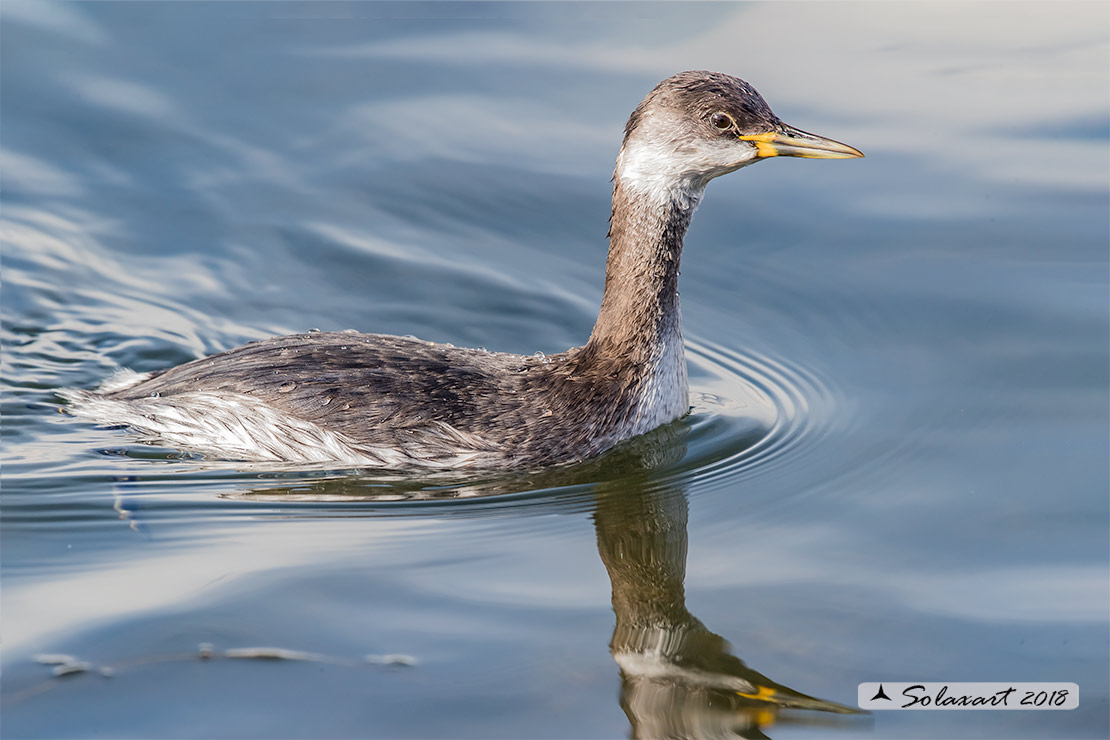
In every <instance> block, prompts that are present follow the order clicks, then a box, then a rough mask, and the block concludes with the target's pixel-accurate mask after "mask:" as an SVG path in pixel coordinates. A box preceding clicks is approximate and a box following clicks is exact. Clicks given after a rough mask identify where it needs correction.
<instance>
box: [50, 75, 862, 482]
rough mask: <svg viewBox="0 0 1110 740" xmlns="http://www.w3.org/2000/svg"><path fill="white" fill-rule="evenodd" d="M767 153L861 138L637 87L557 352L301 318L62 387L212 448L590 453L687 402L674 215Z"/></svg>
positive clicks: (103, 418)
mask: <svg viewBox="0 0 1110 740" xmlns="http://www.w3.org/2000/svg"><path fill="white" fill-rule="evenodd" d="M776 156H783V157H810V158H816V159H845V158H850V157H862V156H863V154H862V153H861V152H860V151H858V150H857V149H854V148H852V147H850V146H847V145H846V144H841V143H839V142H836V141H832V140H831V139H826V138H823V137H820V136H815V135H813V134H808V133H805V132H804V131H800V130H798V129H795V128H793V127H791V126H788V125H786V124H785V123H783V122H782V121H780V120H779V119H778V117H777V116H775V114H774V113H773V112H772V111H771V108H770V107H769V106H768V105H767V103H766V102H765V101H764V100H763V98H762V97H761V96H760V95H759V93H758V92H756V91H755V89H754V88H753V87H752V86H751V85H749V84H748V83H746V82H744V81H743V80H740V79H737V78H736V77H731V76H729V75H725V74H721V73H717V72H704V71H694V72H682V73H680V74H677V75H675V76H673V77H670V78H668V79H666V80H664V81H662V82H661V83H659V85H657V86H656V87H655V89H654V90H652V91H651V92H650V93H648V95H647V97H645V98H644V99H643V101H642V102H641V103H640V104H639V105H638V106H637V107H636V109H635V110H634V111H633V112H632V115H631V117H630V118H629V119H628V123H627V125H626V126H625V132H624V142H623V144H622V146H621V149H620V153H619V154H618V156H617V164H616V170H615V172H614V175H613V183H614V184H613V210H612V215H611V217H610V229H609V257H608V261H607V264H606V272H605V289H604V294H603V297H602V301H601V309H600V311H599V313H598V317H597V322H596V324H595V325H594V328H593V332H592V333H591V335H590V337H589V340H588V341H587V342H586V344H585V345H583V346H581V347H576V348H574V349H571V350H568V351H566V352H563V353H561V354H558V355H551V356H548V357H542V356H534V357H533V356H528V355H515V354H506V353H497V352H486V351H484V350H474V349H462V348H456V347H453V346H451V345H443V344H433V343H430V342H423V341H420V340H417V339H410V338H402V337H395V336H388V335H383V334H361V333H357V332H353V331H351V332H312V333H308V334H296V335H292V336H284V337H275V338H272V339H265V340H262V341H258V342H251V343H250V344H247V345H244V346H242V347H239V348H237V349H232V350H229V351H227V352H222V353H220V354H216V355H212V356H211V357H206V358H202V359H199V360H194V361H193V362H188V363H185V364H183V365H179V366H177V367H174V368H170V369H168V370H163V371H158V372H154V373H148V374H145V375H140V374H137V373H129V374H127V373H125V374H124V375H121V376H118V377H116V378H113V379H111V380H110V381H109V382H107V383H105V384H104V385H103V386H102V387H101V388H99V389H97V390H96V391H81V390H65V391H62V392H61V395H62V396H63V397H64V398H66V399H67V400H69V401H71V406H70V407H69V411H70V412H71V413H73V414H75V415H78V416H83V417H87V418H91V419H94V420H96V421H97V422H100V423H104V424H111V425H125V426H128V427H131V428H132V429H134V430H135V431H137V432H139V433H140V434H143V435H144V436H145V437H146V438H147V439H148V440H149V441H152V442H156V443H159V444H165V445H169V446H172V447H179V448H183V449H186V450H193V451H197V452H200V453H203V454H206V455H210V456H213V457H216V458H219V459H226V460H244V461H283V462H293V463H335V464H342V465H353V466H368V467H377V468H424V469H427V468H439V469H450V468H471V469H490V468H510V467H513V468H538V467H544V466H548V465H553V464H558V463H566V462H573V461H577V460H582V459H585V458H589V457H592V456H594V455H597V454H599V453H601V452H603V451H605V450H607V449H609V448H610V447H612V446H614V445H616V444H617V443H619V442H622V441H624V440H626V439H629V438H631V437H634V436H636V435H639V434H642V433H644V432H647V431H649V430H651V429H654V428H656V427H658V426H660V425H662V424H665V423H667V422H670V421H674V420H675V419H678V418H679V417H681V416H683V415H684V414H686V413H687V411H688V410H689V399H688V392H687V380H686V359H685V356H684V352H683V344H682V329H681V321H680V314H679V305H678V272H679V257H680V256H681V253H682V241H683V238H684V236H685V234H686V229H687V227H688V226H689V225H690V218H691V217H692V216H693V214H694V210H695V209H696V208H697V206H698V203H699V201H700V200H701V197H702V194H703V193H704V191H705V186H706V185H707V184H708V182H709V181H710V180H712V179H713V178H715V177H719V176H720V175H724V174H727V173H729V172H733V171H735V170H738V169H740V168H741V167H744V166H746V165H749V164H752V163H753V162H757V161H759V160H760V159H766V158H768V157H776Z"/></svg>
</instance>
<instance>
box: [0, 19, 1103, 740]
mask: <svg viewBox="0 0 1110 740" xmlns="http://www.w3.org/2000/svg"><path fill="white" fill-rule="evenodd" d="M3 11H4V15H3V21H2V25H0V36H2V39H0V41H2V44H0V55H2V57H0V61H2V73H0V74H2V79H0V83H2V85H0V86H2V91H3V92H2V95H3V100H2V102H3V110H4V126H3V142H2V143H3V157H2V162H0V164H2V171H3V191H2V194H3V214H2V215H3V239H4V241H3V260H4V285H3V296H2V302H3V329H4V384H5V392H4V406H3V413H4V420H3V434H4V462H5V465H4V480H3V494H4V495H3V519H2V527H3V538H2V556H3V596H4V598H3V606H2V610H3V611H2V616H3V629H4V641H5V645H4V648H5V649H4V653H3V666H4V679H3V705H2V708H3V716H4V728H3V729H4V733H5V735H6V736H7V737H12V738H15V737H28V738H30V737H76V736H93V735H96V736H102V737H220V738H230V737H621V736H626V735H628V734H629V733H630V732H635V733H637V734H639V735H643V736H653V735H655V736H657V735H661V734H678V735H681V734H684V735H688V736H709V735H713V734H715V733H718V731H720V732H723V731H725V730H730V731H732V732H735V733H737V734H740V735H742V736H762V735H759V733H760V732H762V733H764V734H766V735H769V736H772V737H776V738H785V737H845V738H847V737H876V738H878V737H883V738H896V737H939V736H953V737H988V738H1004V737H1005V738H1015V737H1038V738H1048V737H1106V736H1107V734H1108V732H1110V727H1108V720H1107V716H1108V704H1107V695H1108V680H1107V668H1108V664H1110V661H1108V653H1110V642H1108V631H1107V616H1108V615H1107V603H1108V598H1110V595H1108V585H1107V584H1108V577H1107V576H1108V574H1107V570H1108V569H1107V554H1108V545H1110V543H1108V511H1107V508H1108V503H1107V499H1108V497H1107V491H1108V479H1107V476H1108V472H1107V458H1106V454H1107V448H1108V442H1110V440H1108V432H1107V429H1108V425H1107V421H1108V401H1107V387H1108V378H1107V374H1108V373H1107V367H1108V359H1107V354H1108V353H1107V274H1108V271H1107V243H1108V236H1110V235H1108V219H1107V212H1108V209H1107V205H1108V204H1107V172H1108V171H1110V169H1108V154H1107V138H1108V136H1107V133H1108V126H1107V110H1108V102H1107V90H1108V89H1110V86H1108V85H1107V82H1108V80H1107V76H1108V74H1107V69H1108V66H1107V64H1106V62H1107V38H1106V28H1107V25H1106V21H1107V17H1106V16H1107V11H1106V9H1105V8H1104V7H1103V6H1101V5H1100V4H1082V5H1076V6H1072V7H1068V8H1066V9H1061V4H1060V3H1052V4H1045V5H1035V4H1032V5H1031V4H1021V5H1009V4H973V5H958V4H957V5H953V4H944V5H935V4H931V3H926V4H903V3H899V4H892V5H886V6H881V5H876V4H863V5H853V4H820V5H801V4H792V5H790V6H789V7H785V6H773V5H724V4H713V5H682V6H679V5H637V4H613V5H592V4H574V5H547V4H527V5H514V4H486V3H483V4H478V5H466V4H449V5H438V4H433V5H423V4H404V5H388V4H373V5H368V4H337V5H332V4H313V5H300V4H294V3H279V4H272V5H271V4H266V3H202V4H185V3H181V4H161V3H84V4H80V5H52V4H46V3H41V2H33V3H25V4H19V3H14V2H5V3H4V7H3ZM753 29H757V30H756V31H754V32H753ZM686 68H711V69H720V70H723V71H728V72H732V73H735V74H739V75H741V76H743V77H745V78H747V79H749V80H750V81H751V82H753V84H755V85H756V86H757V87H758V88H759V89H760V90H761V91H762V92H763V93H764V95H765V96H766V97H767V98H768V100H769V101H770V103H771V105H772V106H773V107H774V108H775V110H776V112H777V113H778V114H779V115H780V116H781V117H782V118H783V119H784V120H786V121H788V122H790V123H793V124H795V125H797V126H799V127H801V128H803V129H806V130H811V131H815V132H817V133H821V134H825V135H828V136H831V137H833V138H837V139H841V140H844V141H846V142H848V143H850V144H853V145H855V146H858V147H860V148H861V149H863V150H864V151H865V152H866V153H867V159H864V160H858V161H851V162H812V161H802V160H782V161H773V162H769V163H765V164H760V165H759V166H758V167H754V168H751V169H748V170H745V171H743V172H741V173H738V174H736V175H733V176H730V177H726V178H723V179H721V180H719V181H716V182H714V183H713V185H712V186H711V187H710V189H709V192H708V194H707V197H706V199H705V202H704V204H703V206H702V209H701V211H700V212H699V214H698V216H697V219H696V220H695V222H694V225H693V228H692V229H691V232H690V234H689V238H688V240H687V251H686V255H685V258H684V265H683V267H684V272H683V276H682V291H683V293H682V297H683V308H684V314H685V326H686V333H687V336H688V340H689V355H690V375H691V383H692V386H693V402H694V404H695V406H694V412H693V414H692V415H691V416H690V417H689V418H688V419H687V420H685V421H683V422H681V423H679V424H676V425H673V426H672V427H669V428H667V429H664V430H661V431H660V432H659V433H657V434H654V435H651V436H649V437H648V438H646V439H644V440H640V441H639V442H638V443H637V444H635V445H631V446H630V447H629V448H627V449H624V450H621V451H618V452H616V453H614V454H613V455H610V456H607V457H605V458H603V459H601V460H598V461H595V462H592V463H588V464H585V465H582V466H578V467H575V468H572V469H569V470H562V471H554V472H551V473H548V474H543V475H515V476H514V475H507V476H482V477H479V478H469V479H468V478H463V479H459V478H448V479H438V478H437V479H423V480H414V479H397V478H390V477H389V476H383V475H380V474H379V475H372V474H370V473H367V472H366V471H346V470H319V469H313V470H298V469H296V468H288V467H286V468H281V467H274V466H270V467H265V466H247V465H235V464H229V463H221V462H219V461H214V460H199V459H193V458H192V457H191V456H189V455H187V454H181V453H179V452H178V451H173V450H166V449H160V448H156V447H149V446H144V445H141V444H138V443H137V442H136V441H135V440H134V439H133V438H132V437H129V436H128V435H127V434H126V433H124V432H122V431H120V430H104V429H97V428H95V427H94V426H91V425H89V424H86V423H83V422H79V421H76V420H74V419H72V418H69V417H66V416H64V415H62V414H59V413H58V412H57V409H58V400H57V399H56V397H55V396H54V394H53V391H54V389H56V388H58V387H64V386H77V387H91V386H93V385H95V384H96V383H97V382H99V380H100V379H101V378H103V377H104V376H106V375H108V374H109V373H111V372H112V371H113V370H114V369H116V368H117V367H120V366H127V367H131V368H133V369H136V370H140V371H145V370H152V369H157V368H162V367H166V366H169V365H173V364H175V363H179V362H182V361H185V360H188V359H191V358H194V357H198V356H201V355H204V354H206V353H210V352H214V351H218V350H222V349H226V348H230V347H233V346H236V345H238V344H241V343H243V342H245V341H248V340H251V339H255V338H259V337H264V336H268V335H272V334H279V333H287V332H294V331H303V330H306V329H310V328H316V327H318V328H321V329H346V328H358V329H362V330H368V331H380V332H390V333H394V334H400V335H405V334H412V335H416V336H419V337H422V338H425V339H430V340H435V341H450V342H453V343H455V344H457V345H465V346H482V347H488V348H489V349H491V350H502V351H514V352H520V353H526V354H533V353H536V352H542V353H545V354H552V353H556V352H559V351H561V350H562V349H565V348H566V347H568V346H571V345H574V344H577V343H580V342H581V341H582V340H583V339H584V338H585V337H586V336H587V334H588V332H589V329H590V327H591V324H592V321H593V317H594V312H595V311H596V307H597V304H598V301H599V298H600V291H601V285H602V269H603V264H604V256H605V239H604V236H605V229H606V218H607V216H608V197H609V188H610V185H609V182H608V179H609V176H610V174H611V168H612V161H613V158H614V155H615V153H616V148H617V145H618V143H619V136H620V129H621V126H622V125H623V123H624V119H625V118H626V116H627V115H628V113H629V112H630V111H631V109H632V107H633V106H634V105H635V104H636V103H637V102H638V101H639V99H640V97H641V96H642V95H643V94H644V93H645V92H646V91H647V90H648V89H650V87H651V86H652V85H654V84H655V82H657V81H658V80H659V79H661V78H663V77H665V76H667V75H669V74H671V73H673V72H675V71H678V70H680V69H686ZM663 637H666V638H667V639H668V640H669V643H668V644H670V646H671V647H670V648H669V650H668V651H665V660H664V661H663V662H664V663H665V662H668V661H669V662H671V663H672V668H673V664H679V663H681V664H682V665H685V666H687V667H689V666H694V667H700V668H702V669H704V670H710V669H711V668H713V669H714V670H717V671H718V672H719V673H728V674H731V675H734V676H738V677H740V678H742V679H744V680H748V681H750V682H753V683H754V684H759V683H760V682H763V685H764V686H770V685H772V684H770V683H767V679H762V678H760V677H759V675H758V674H762V675H763V676H766V677H767V678H768V679H769V680H770V681H771V682H774V683H775V684H778V685H779V686H780V687H789V689H793V690H794V691H797V692H801V693H802V694H805V695H808V696H811V697H817V698H818V699H820V700H822V701H826V702H837V703H839V704H847V705H851V704H853V703H854V698H855V691H856V688H855V687H856V684H857V683H859V682H862V681H876V680H951V681H1073V682H1076V683H1078V684H1079V686H1080V691H1081V697H1080V706H1079V708H1078V709H1077V710H1075V711H1070V712H1025V713H1021V714H1016V713H1013V712H916V713H908V712H906V713H893V712H886V713H875V714H872V715H867V716H857V715H843V714H833V713H825V712H818V711H812V710H800V709H793V710H783V711H781V712H775V711H770V710H768V709H766V708H765V707H763V708H761V707H760V706H759V705H758V704H756V703H753V702H751V701H748V700H744V699H743V698H742V697H739V696H737V695H736V694H735V693H732V694H728V695H718V696H716V697H709V696H707V695H706V694H705V693H704V692H699V691H698V690H696V689H693V688H691V687H690V685H688V684H683V683H682V682H678V681H675V680H661V681H657V682H651V681H643V680H637V679H636V678H634V677H633V675H632V671H633V669H634V668H635V666H631V667H630V664H629V663H628V660H629V659H628V653H629V650H630V648H629V646H630V645H637V644H644V643H645V641H649V640H653V639H654V640H659V639H662V638H663ZM725 641H727V643H726V642H725ZM204 643H207V644H208V645H209V646H210V647H208V646H206V647H204V648H202V647H200V646H201V645H202V644H204ZM729 643H730V644H729ZM246 648H268V650H264V651H261V652H259V651H255V652H250V651H247V652H245V653H244V652H242V650H243V649H246ZM202 651H203V652H204V653H205V654H206V655H207V656H208V658H207V659H202V657H201V653H202ZM236 651H239V652H236ZM283 651H286V652H283ZM288 651H297V652H288ZM633 652H634V651H633ZM43 653H48V654H61V655H68V656H70V658H69V659H66V658H59V659H58V660H63V661H68V664H71V665H74V666H76V667H78V668H85V670H79V671H78V672H75V673H71V674H70V675H67V676H63V677H58V678H55V677H52V675H51V673H52V670H54V669H55V668H56V667H58V666H56V665H50V664H44V663H40V662H36V659H35V656H36V655H39V654H43ZM366 656H373V657H371V658H370V659H367V658H366ZM383 656H401V657H395V658H386V657H383ZM282 658H284V659H282ZM81 661H84V662H85V663H86V664H87V665H85V666H80V662H81ZM741 661H742V662H741ZM66 665H67V663H66V662H63V663H62V664H61V666H62V668H63V670H67V669H66V668H65V666H66ZM621 666H624V667H625V668H626V669H628V670H627V671H626V673H625V674H624V677H623V678H622V673H621ZM641 667H642V666H641ZM714 667H715V668H714ZM102 668H103V669H108V671H107V672H110V673H111V674H112V675H111V677H105V676H103V675H100V671H101V669H102ZM755 672H757V673H755ZM778 690H779V691H780V694H779V695H780V696H781V695H783V693H782V692H787V689H786V688H780V689H778ZM822 706H825V708H830V707H829V705H822Z"/></svg>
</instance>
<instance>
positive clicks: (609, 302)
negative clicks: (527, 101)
mask: <svg viewBox="0 0 1110 740" xmlns="http://www.w3.org/2000/svg"><path fill="white" fill-rule="evenodd" d="M700 198H701V189H700V188H699V189H695V190H691V189H689V188H686V187H680V186H677V185H676V186H675V187H667V186H666V185H665V184H661V183H658V182H645V181H644V180H643V179H641V178H636V177H635V176H630V174H629V173H626V172H623V171H622V168H621V166H620V163H618V169H617V174H616V175H615V176H614V187H613V213H612V217H611V218H610V228H609V259H608V262H607V264H606V268H605V293H604V295H603V297H602V300H601V310H600V311H599V312H598V317H597V323H596V324H595V325H594V329H593V333H592V334H591V335H590V341H589V343H588V345H587V346H592V347H593V348H594V349H595V350H597V351H600V352H604V354H608V355H610V356H614V355H615V356H619V357H622V358H623V359H624V360H625V361H627V362H632V363H651V362H652V361H653V360H657V359H658V357H659V355H660V354H662V353H665V352H666V350H667V349H669V348H674V345H677V347H678V348H681V344H682V326H681V314H680V311H679V304H678V273H679V261H680V259H681V257H682V241H683V239H684V237H685V236H686V230H687V228H688V227H689V226H690V218H691V217H692V216H693V214H694V209H695V208H696V207H697V203H698V201H699V200H700ZM679 354H681V352H680V353H679Z"/></svg>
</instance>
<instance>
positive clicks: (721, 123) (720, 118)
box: [709, 111, 732, 131]
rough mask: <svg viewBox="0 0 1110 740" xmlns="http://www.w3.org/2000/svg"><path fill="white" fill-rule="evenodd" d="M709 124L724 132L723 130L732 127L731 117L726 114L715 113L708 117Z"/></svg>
mask: <svg viewBox="0 0 1110 740" xmlns="http://www.w3.org/2000/svg"><path fill="white" fill-rule="evenodd" d="M709 122H710V123H712V124H713V125H714V126H716V127H717V128H719V129H721V130H722V131H724V130H725V129H727V128H731V127H732V116H730V115H729V114H727V113H722V112H721V111H717V112H716V113H714V114H713V115H712V116H710V117H709Z"/></svg>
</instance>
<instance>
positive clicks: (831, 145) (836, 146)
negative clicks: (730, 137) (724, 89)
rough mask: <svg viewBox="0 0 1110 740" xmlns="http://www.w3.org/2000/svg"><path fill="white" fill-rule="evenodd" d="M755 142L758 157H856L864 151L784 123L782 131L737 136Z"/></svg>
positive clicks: (742, 139) (860, 155)
mask: <svg viewBox="0 0 1110 740" xmlns="http://www.w3.org/2000/svg"><path fill="white" fill-rule="evenodd" d="M737 138H739V139H740V140H741V141H751V142H753V143H755V149H756V156H757V157H806V158H808V159H854V158H855V157H862V156H863V152H861V151H860V150H859V149H856V148H855V147H851V146H848V145H847V144H841V143H840V142H839V141H833V140H832V139H826V138H825V137H823V136H817V135H815V134H809V133H806V132H805V131H802V130H800V129H796V128H794V127H792V126H786V125H783V127H782V130H781V131H768V132H767V133H765V134H747V135H744V136H739V137H737Z"/></svg>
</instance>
